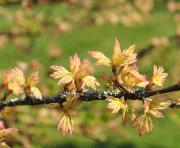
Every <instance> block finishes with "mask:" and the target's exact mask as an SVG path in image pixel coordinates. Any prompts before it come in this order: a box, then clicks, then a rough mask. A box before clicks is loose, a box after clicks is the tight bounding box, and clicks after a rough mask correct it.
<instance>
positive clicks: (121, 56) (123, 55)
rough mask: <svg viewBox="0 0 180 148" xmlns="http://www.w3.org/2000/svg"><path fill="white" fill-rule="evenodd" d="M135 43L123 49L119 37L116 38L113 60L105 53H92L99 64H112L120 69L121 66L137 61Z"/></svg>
mask: <svg viewBox="0 0 180 148" xmlns="http://www.w3.org/2000/svg"><path fill="white" fill-rule="evenodd" d="M134 49H135V45H132V46H130V47H129V48H127V49H125V50H123V51H121V49H120V44H119V41H118V39H117V38H116V39H115V42H114V50H113V54H112V61H111V60H110V59H109V58H107V57H106V56H105V55H104V54H103V53H101V52H98V51H90V52H89V53H90V55H91V56H92V57H93V58H95V59H96V60H97V62H96V64H97V65H106V66H112V67H115V68H116V69H118V68H119V67H122V66H125V65H129V64H132V63H135V62H136V61H137V59H136V56H137V54H136V53H134Z"/></svg>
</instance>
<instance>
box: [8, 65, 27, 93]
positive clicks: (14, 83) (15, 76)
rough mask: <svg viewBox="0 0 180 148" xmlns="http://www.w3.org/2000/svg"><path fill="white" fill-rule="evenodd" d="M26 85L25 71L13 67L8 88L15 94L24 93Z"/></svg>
mask: <svg viewBox="0 0 180 148" xmlns="http://www.w3.org/2000/svg"><path fill="white" fill-rule="evenodd" d="M24 86H25V78H24V74H23V72H22V71H21V70H20V69H19V68H17V67H15V69H12V70H11V72H10V74H9V78H8V89H9V90H11V91H12V92H13V93H14V94H15V95H19V94H23V93H24Z"/></svg>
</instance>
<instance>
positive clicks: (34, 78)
mask: <svg viewBox="0 0 180 148" xmlns="http://www.w3.org/2000/svg"><path fill="white" fill-rule="evenodd" d="M38 82H39V74H38V71H36V72H33V73H32V74H31V75H30V76H29V78H28V79H27V85H29V86H31V87H33V86H35V85H36V84H37V83H38Z"/></svg>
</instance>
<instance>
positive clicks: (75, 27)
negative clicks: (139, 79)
mask: <svg viewBox="0 0 180 148" xmlns="http://www.w3.org/2000/svg"><path fill="white" fill-rule="evenodd" d="M179 35H180V2H179V1H178V0H176V1H175V0H0V73H1V74H2V73H3V72H4V71H6V70H8V69H11V68H13V67H15V66H17V67H19V68H21V69H22V70H23V71H24V72H25V74H26V75H28V74H29V73H30V72H32V71H36V70H38V71H39V73H40V84H39V87H40V89H41V91H42V93H43V95H47V96H50V95H53V94H55V93H56V92H57V91H58V89H59V88H58V86H57V85H56V81H54V80H52V79H51V78H50V77H49V74H50V70H49V66H50V65H63V66H65V67H68V65H69V56H71V55H73V54H74V53H78V54H79V55H80V57H81V58H89V59H90V60H91V61H92V59H91V58H90V57H89V55H88V51H89V50H99V51H102V52H103V53H105V54H107V55H111V52H112V49H113V42H114V39H115V37H118V39H119V41H120V44H121V47H122V48H127V47H128V46H129V45H132V44H136V51H137V52H139V51H141V50H143V48H146V47H149V46H153V47H154V48H153V49H152V50H151V51H149V52H147V53H146V54H145V55H144V56H143V57H142V58H141V59H140V60H139V64H140V71H141V72H142V73H144V74H147V75H148V76H151V74H152V66H153V64H157V65H162V66H163V67H164V68H165V71H166V72H168V74H169V76H168V79H167V81H166V86H168V85H170V84H174V83H176V82H178V81H179V80H180V77H179V76H180V39H179ZM94 70H95V71H94V73H95V75H96V77H97V78H98V79H100V81H101V82H103V79H101V78H102V75H105V74H106V73H109V72H110V71H109V69H108V68H107V69H106V68H105V67H96V66H95V68H94ZM169 96H170V97H174V98H177V97H179V96H180V93H179V92H177V93H172V94H169ZM136 103H137V106H138V103H139V102H138V101H137V102H136ZM106 105H107V102H104V101H102V102H86V103H82V104H81V106H80V107H79V108H78V110H77V115H76V116H75V117H74V120H75V124H76V125H75V133H74V134H73V135H71V136H63V135H62V133H60V132H59V131H58V130H57V124H58V121H59V106H58V105H46V106H45V105H44V106H31V107H29V106H23V107H22V106H21V107H16V108H11V109H6V110H5V111H3V113H1V119H2V120H3V121H4V122H5V124H6V126H7V127H16V128H18V129H19V131H18V132H17V133H16V134H13V135H11V136H10V137H8V138H7V139H6V141H7V143H8V144H9V145H11V146H12V147H13V148H21V147H23V148H31V147H32V148H43V147H44V148H61V147H64V148H66V147H72V148H79V147H80V148H81V147H82V148H84V147H95V148H96V147H104V148H114V147H128V148H140V147H144V148H145V147H147V148H178V147H180V141H179V138H180V111H178V110H172V109H169V110H168V112H167V113H166V116H165V118H163V119H160V120H155V121H154V130H153V133H151V134H150V135H145V136H143V137H139V136H138V134H137V130H136V129H133V128H131V125H130V124H128V125H127V126H126V127H124V126H123V125H121V123H120V122H121V121H120V116H119V115H117V116H115V115H112V114H111V111H110V110H107V109H106Z"/></svg>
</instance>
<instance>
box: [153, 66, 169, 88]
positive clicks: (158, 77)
mask: <svg viewBox="0 0 180 148" xmlns="http://www.w3.org/2000/svg"><path fill="white" fill-rule="evenodd" d="M167 76H168V74H167V73H164V68H163V67H162V66H160V67H159V68H158V67H157V66H156V65H154V66H153V76H152V83H153V84H155V85H156V86H159V87H161V86H162V85H163V83H164V81H165V78H166V77H167Z"/></svg>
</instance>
